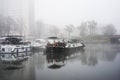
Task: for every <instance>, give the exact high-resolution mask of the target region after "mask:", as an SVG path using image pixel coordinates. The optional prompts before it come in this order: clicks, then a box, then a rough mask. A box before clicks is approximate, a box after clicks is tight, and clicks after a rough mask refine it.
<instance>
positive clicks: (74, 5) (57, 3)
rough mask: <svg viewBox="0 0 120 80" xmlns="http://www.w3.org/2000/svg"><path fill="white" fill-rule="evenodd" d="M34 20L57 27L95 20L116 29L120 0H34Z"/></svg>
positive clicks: (119, 14) (119, 19)
mask: <svg viewBox="0 0 120 80" xmlns="http://www.w3.org/2000/svg"><path fill="white" fill-rule="evenodd" d="M35 19H36V20H42V21H43V22H44V23H47V24H55V25H58V26H64V25H67V24H73V25H75V26H78V25H79V24H80V23H81V22H82V21H87V20H95V21H97V22H98V23H100V24H109V23H113V24H114V25H115V26H116V27H117V28H118V27H119V26H120V22H119V21H120V0H36V3H35Z"/></svg>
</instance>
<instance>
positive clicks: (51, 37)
mask: <svg viewBox="0 0 120 80" xmlns="http://www.w3.org/2000/svg"><path fill="white" fill-rule="evenodd" d="M47 39H60V38H59V37H54V36H53V37H48V38H47Z"/></svg>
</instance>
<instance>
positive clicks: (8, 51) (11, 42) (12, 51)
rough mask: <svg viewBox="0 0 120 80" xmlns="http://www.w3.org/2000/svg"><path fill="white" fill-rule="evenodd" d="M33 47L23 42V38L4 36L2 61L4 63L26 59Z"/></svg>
mask: <svg viewBox="0 0 120 80" xmlns="http://www.w3.org/2000/svg"><path fill="white" fill-rule="evenodd" d="M30 51H31V46H30V45H29V44H28V43H27V42H23V37H22V36H13V35H12V36H3V37H1V38H0V56H1V57H0V59H1V60H2V61H10V62H13V61H18V60H23V59H25V56H26V57H27V56H28V55H29V53H28V52H30ZM21 57H22V58H21Z"/></svg>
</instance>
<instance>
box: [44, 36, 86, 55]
mask: <svg viewBox="0 0 120 80" xmlns="http://www.w3.org/2000/svg"><path fill="white" fill-rule="evenodd" d="M47 41H48V43H47V45H46V50H45V51H46V52H47V53H50V52H53V53H56V52H74V51H78V50H81V49H83V48H84V47H85V45H84V44H83V43H81V42H79V40H77V39H71V40H64V39H62V38H58V37H48V40H47Z"/></svg>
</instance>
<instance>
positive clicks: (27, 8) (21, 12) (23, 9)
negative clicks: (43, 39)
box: [0, 0, 34, 36]
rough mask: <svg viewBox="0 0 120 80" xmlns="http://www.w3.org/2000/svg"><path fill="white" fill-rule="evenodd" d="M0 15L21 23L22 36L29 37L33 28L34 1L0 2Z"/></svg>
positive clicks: (14, 0) (1, 0)
mask: <svg viewBox="0 0 120 80" xmlns="http://www.w3.org/2000/svg"><path fill="white" fill-rule="evenodd" d="M0 14H2V15H4V16H10V17H12V18H17V19H20V20H21V21H23V23H24V25H22V26H21V27H22V28H23V31H22V35H24V36H29V35H30V33H31V31H32V30H31V29H32V27H33V26H34V0H0Z"/></svg>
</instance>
